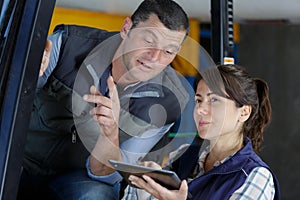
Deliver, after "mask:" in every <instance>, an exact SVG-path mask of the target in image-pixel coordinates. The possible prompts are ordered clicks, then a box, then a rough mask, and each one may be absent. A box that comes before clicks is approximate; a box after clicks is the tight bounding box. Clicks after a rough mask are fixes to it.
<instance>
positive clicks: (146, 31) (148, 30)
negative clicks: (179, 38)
mask: <svg viewBox="0 0 300 200" xmlns="http://www.w3.org/2000/svg"><path fill="white" fill-rule="evenodd" d="M143 31H144V32H145V33H149V34H151V35H152V36H153V37H154V38H155V39H158V36H157V35H156V33H155V32H154V31H152V30H151V29H144V30H143ZM168 47H170V48H174V49H176V50H178V49H179V48H180V46H178V45H177V44H176V45H175V44H169V45H168Z"/></svg>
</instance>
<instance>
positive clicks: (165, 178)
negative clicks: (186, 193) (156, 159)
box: [109, 160, 181, 190]
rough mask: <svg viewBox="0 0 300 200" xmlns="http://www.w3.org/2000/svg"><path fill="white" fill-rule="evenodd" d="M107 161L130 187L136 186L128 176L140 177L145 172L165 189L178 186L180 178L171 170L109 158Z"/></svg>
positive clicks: (172, 188) (177, 187)
mask: <svg viewBox="0 0 300 200" xmlns="http://www.w3.org/2000/svg"><path fill="white" fill-rule="evenodd" d="M109 162H110V163H111V165H112V167H113V168H114V169H115V170H117V171H118V172H119V173H120V174H121V175H122V176H123V178H124V179H125V180H126V181H127V182H128V184H129V185H131V186H132V187H136V186H134V185H132V184H131V183H130V181H129V180H128V177H129V176H130V175H131V174H132V175H135V176H138V177H142V175H143V174H145V175H147V176H149V177H151V178H152V179H153V180H155V181H156V182H157V183H159V184H160V185H162V186H164V187H165V188H167V189H170V190H174V189H179V188H180V184H181V180H180V179H179V178H178V176H177V175H176V173H175V172H173V171H168V170H163V169H154V168H151V167H145V166H140V165H133V164H129V163H125V162H120V161H116V160H109Z"/></svg>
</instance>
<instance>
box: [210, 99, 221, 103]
mask: <svg viewBox="0 0 300 200" xmlns="http://www.w3.org/2000/svg"><path fill="white" fill-rule="evenodd" d="M217 101H219V99H217V98H211V99H210V102H217Z"/></svg>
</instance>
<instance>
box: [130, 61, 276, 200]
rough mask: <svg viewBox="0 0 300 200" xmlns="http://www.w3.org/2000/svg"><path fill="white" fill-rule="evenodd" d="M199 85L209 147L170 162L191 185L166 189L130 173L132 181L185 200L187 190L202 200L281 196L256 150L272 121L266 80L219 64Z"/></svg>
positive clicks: (198, 110)
mask: <svg viewBox="0 0 300 200" xmlns="http://www.w3.org/2000/svg"><path fill="white" fill-rule="evenodd" d="M195 86H196V93H195V103H196V104H195V108H194V120H195V123H196V126H197V130H198V135H199V136H200V138H202V139H204V141H205V142H204V143H207V145H206V146H205V147H203V145H202V148H201V149H200V147H197V146H194V145H191V146H190V148H189V149H188V150H187V151H186V152H185V153H184V154H183V155H182V156H181V157H180V158H179V159H178V160H177V161H175V162H174V163H173V164H172V166H171V169H172V170H174V171H175V172H176V173H177V174H178V175H179V177H180V178H182V179H187V181H188V183H187V182H186V181H185V180H184V181H182V184H181V187H180V189H179V190H167V189H166V188H164V187H162V186H160V185H159V184H158V183H156V182H155V181H153V179H151V178H150V177H147V176H144V177H143V178H144V179H141V178H138V177H135V176H130V181H131V182H132V184H134V185H136V186H137V187H139V188H143V189H144V190H146V191H147V192H149V193H150V194H152V196H154V197H155V198H157V199H163V200H173V199H176V200H181V199H182V200H184V199H187V198H188V195H187V194H188V191H189V192H190V193H191V196H192V197H191V199H201V200H202V199H279V198H280V191H279V184H278V181H277V179H276V177H275V175H274V174H273V172H272V171H271V169H270V168H269V167H268V166H267V165H266V164H265V163H264V162H263V161H262V160H261V159H260V158H259V156H258V155H257V154H256V153H255V152H258V151H259V149H260V146H261V144H262V142H263V132H264V129H265V128H266V126H267V125H268V124H269V122H270V119H271V106H270V101H269V96H268V86H267V84H266V82H265V81H263V80H262V79H258V78H251V77H250V75H249V74H248V73H247V72H246V71H245V69H243V68H242V67H240V66H237V65H220V66H218V67H214V68H210V69H209V70H207V71H205V72H204V73H202V74H201V75H199V77H197V78H196V80H195ZM195 149H196V150H195ZM192 152H194V153H192ZM195 152H200V153H199V154H198V153H195ZM189 199H190V198H189Z"/></svg>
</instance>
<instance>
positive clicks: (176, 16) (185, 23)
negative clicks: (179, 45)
mask: <svg viewBox="0 0 300 200" xmlns="http://www.w3.org/2000/svg"><path fill="white" fill-rule="evenodd" d="M151 14H155V15H156V16H157V17H158V18H159V20H160V21H161V23H162V24H163V25H164V26H165V27H167V28H168V29H170V30H174V31H186V35H188V33H189V30H190V25H189V20H188V17H187V14H186V13H185V11H184V10H183V9H182V8H181V7H180V6H179V5H178V4H177V3H176V2H174V1H173V0H144V1H143V2H142V3H141V4H140V5H139V7H138V8H137V9H136V10H135V12H134V13H133V14H132V16H131V20H132V22H133V24H132V28H134V27H135V26H136V25H137V24H138V23H140V22H144V21H146V20H147V19H149V17H150V15H151Z"/></svg>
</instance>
